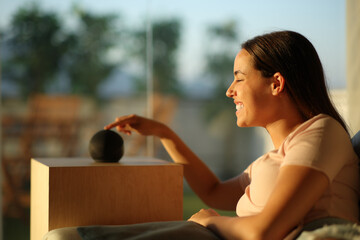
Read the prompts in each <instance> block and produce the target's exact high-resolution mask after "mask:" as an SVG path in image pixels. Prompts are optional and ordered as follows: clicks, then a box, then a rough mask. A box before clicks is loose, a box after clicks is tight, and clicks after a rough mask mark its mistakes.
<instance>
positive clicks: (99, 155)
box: [89, 130, 124, 162]
mask: <svg viewBox="0 0 360 240" xmlns="http://www.w3.org/2000/svg"><path fill="white" fill-rule="evenodd" d="M89 152H90V156H91V157H92V159H94V160H95V161H97V162H118V161H120V159H121V157H122V156H123V155H124V140H123V139H122V137H121V136H120V135H119V134H118V133H116V132H114V131H112V130H101V131H99V132H97V133H95V135H94V136H93V137H92V138H91V140H90V144H89Z"/></svg>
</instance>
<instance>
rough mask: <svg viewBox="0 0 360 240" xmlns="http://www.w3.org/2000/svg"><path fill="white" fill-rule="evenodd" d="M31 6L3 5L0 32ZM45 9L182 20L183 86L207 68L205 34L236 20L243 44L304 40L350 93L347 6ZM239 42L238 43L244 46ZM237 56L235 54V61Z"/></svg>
mask: <svg viewBox="0 0 360 240" xmlns="http://www.w3.org/2000/svg"><path fill="white" fill-rule="evenodd" d="M29 2H34V1H30V0H0V27H1V28H3V27H6V26H7V24H8V23H9V21H10V19H11V16H12V14H13V13H14V12H15V11H16V9H17V8H18V7H19V6H23V5H24V4H26V3H29ZM35 2H38V3H40V6H41V7H42V8H43V9H46V10H47V9H49V10H53V11H56V12H58V13H59V14H61V15H63V16H64V19H67V17H66V16H68V15H69V14H70V9H71V6H73V4H78V5H80V6H82V7H84V8H85V9H86V10H90V11H92V12H99V13H114V14H119V15H120V16H122V17H123V19H126V21H129V22H131V23H133V24H134V25H139V24H144V22H145V20H146V19H152V20H154V19H162V18H172V17H176V18H178V19H180V20H182V26H183V37H182V40H183V44H182V46H181V49H180V57H179V69H180V73H181V80H182V81H184V82H187V83H191V82H193V81H198V79H199V78H201V76H199V75H200V74H201V69H202V67H203V64H204V58H203V56H204V51H206V49H204V45H206V44H204V43H205V42H206V41H209V39H206V38H205V37H204V34H205V29H206V27H207V26H209V25H210V24H214V23H221V22H225V21H226V20H230V19H235V20H236V21H237V24H238V28H239V29H238V31H239V34H240V36H241V41H245V40H247V39H249V38H251V37H254V36H256V35H259V34H263V33H266V32H270V31H274V30H285V29H286V30H293V31H298V32H300V33H301V34H303V35H305V36H306V37H307V38H308V39H309V40H310V41H311V42H312V43H313V44H314V46H315V48H316V49H317V51H318V53H319V55H320V58H321V60H322V62H323V65H324V69H325V73H326V76H327V80H328V84H329V86H330V88H345V87H346V73H345V69H346V67H345V64H346V43H345V40H346V35H345V33H346V31H345V30H346V26H345V24H346V22H345V20H346V18H345V9H346V8H345V6H346V0H316V1H314V0H271V1H269V0H251V1H250V0H182V1H174V0H102V1H99V0H61V1H59V0H37V1H35ZM240 44H241V42H240V43H239V46H240ZM235 55H236V52H235V53H234V57H235Z"/></svg>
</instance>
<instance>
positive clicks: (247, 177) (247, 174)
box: [238, 164, 253, 191]
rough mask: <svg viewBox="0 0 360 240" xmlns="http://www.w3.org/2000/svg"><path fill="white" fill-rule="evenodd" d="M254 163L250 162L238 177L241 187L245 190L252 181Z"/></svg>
mask: <svg viewBox="0 0 360 240" xmlns="http://www.w3.org/2000/svg"><path fill="white" fill-rule="evenodd" d="M252 165H253V164H250V165H249V166H248V167H247V168H246V169H245V171H244V172H243V173H241V174H240V175H239V177H238V180H239V183H240V187H241V189H242V190H243V191H245V188H246V187H247V186H248V185H250V182H251V168H252Z"/></svg>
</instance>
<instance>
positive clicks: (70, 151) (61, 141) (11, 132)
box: [2, 95, 81, 219]
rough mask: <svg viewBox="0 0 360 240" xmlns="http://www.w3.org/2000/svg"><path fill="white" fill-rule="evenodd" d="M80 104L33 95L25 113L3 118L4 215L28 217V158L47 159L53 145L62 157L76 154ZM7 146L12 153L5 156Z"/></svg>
mask: <svg viewBox="0 0 360 240" xmlns="http://www.w3.org/2000/svg"><path fill="white" fill-rule="evenodd" d="M80 104H81V99H80V98H79V97H78V96H68V95H35V96H33V97H31V98H30V100H29V102H28V112H27V114H25V115H23V116H3V118H2V127H3V128H2V129H3V131H2V146H3V151H2V152H3V154H2V169H3V176H4V178H3V189H4V195H3V196H4V200H3V211H4V215H7V216H11V217H21V218H23V219H27V218H28V208H29V207H30V158H31V156H43V157H44V156H48V155H49V154H50V153H49V149H53V147H54V146H56V147H58V152H59V153H61V156H74V155H75V154H76V150H77V139H78V136H77V135H78V126H79V124H80V117H79V110H80ZM6 144H8V145H11V148H14V147H15V148H16V150H15V151H13V152H15V153H12V154H7V151H6V147H5V145H6ZM59 146H60V147H59ZM51 155H53V153H51Z"/></svg>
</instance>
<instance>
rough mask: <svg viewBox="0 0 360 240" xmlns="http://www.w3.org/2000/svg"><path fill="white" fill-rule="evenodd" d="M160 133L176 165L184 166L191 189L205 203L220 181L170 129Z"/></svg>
mask: <svg viewBox="0 0 360 240" xmlns="http://www.w3.org/2000/svg"><path fill="white" fill-rule="evenodd" d="M161 129H162V130H161V133H159V137H160V140H161V142H162V144H163V146H164V148H165V149H166V151H167V152H168V153H169V155H170V157H171V158H172V159H173V161H174V162H175V163H179V164H182V165H183V166H184V175H185V178H186V180H187V181H188V183H189V185H190V187H191V188H192V189H193V190H194V192H195V193H196V194H197V195H198V196H199V197H200V198H201V199H203V201H205V202H209V201H210V200H209V195H210V193H211V190H213V189H214V188H215V187H216V186H217V184H219V183H220V181H219V179H218V178H217V177H216V176H215V175H214V173H213V172H212V171H211V170H210V169H209V168H208V167H207V166H206V165H205V164H204V163H203V162H202V161H201V160H200V159H199V157H198V156H197V155H196V154H195V153H194V152H193V151H192V150H191V149H190V148H189V147H188V146H187V145H186V144H185V143H184V142H183V141H182V140H181V139H180V137H179V136H178V135H177V134H176V133H175V132H174V131H172V130H171V129H170V128H168V127H166V126H164V127H163V128H161Z"/></svg>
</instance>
